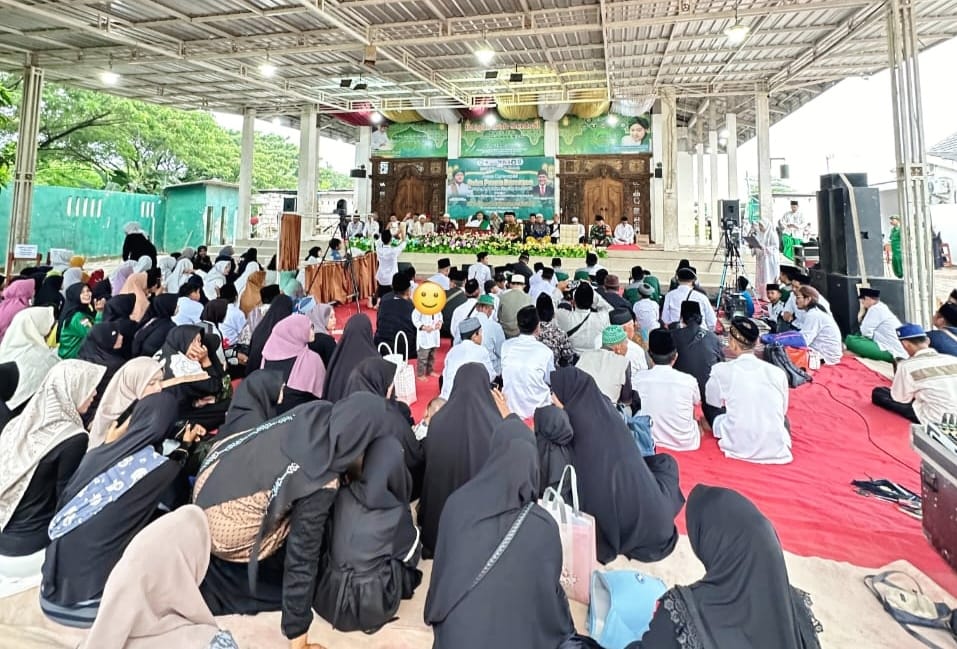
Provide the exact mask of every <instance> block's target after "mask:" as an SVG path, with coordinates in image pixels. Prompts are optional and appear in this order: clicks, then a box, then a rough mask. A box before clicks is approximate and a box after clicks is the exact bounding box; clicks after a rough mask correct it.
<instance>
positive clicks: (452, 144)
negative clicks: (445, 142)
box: [449, 122, 462, 160]
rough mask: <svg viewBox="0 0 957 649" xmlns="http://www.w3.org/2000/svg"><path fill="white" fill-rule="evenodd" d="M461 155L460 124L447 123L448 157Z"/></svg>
mask: <svg viewBox="0 0 957 649" xmlns="http://www.w3.org/2000/svg"><path fill="white" fill-rule="evenodd" d="M460 155H462V124H461V122H457V123H455V124H449V159H450V160H452V159H455V158H458V157H459V156H460Z"/></svg>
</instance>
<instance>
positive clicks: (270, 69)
mask: <svg viewBox="0 0 957 649" xmlns="http://www.w3.org/2000/svg"><path fill="white" fill-rule="evenodd" d="M259 74H261V75H263V76H264V77H266V78H267V79H268V78H270V77H274V76H276V66H275V65H273V64H272V63H270V62H269V59H266V62H265V63H263V64H262V65H260V66H259Z"/></svg>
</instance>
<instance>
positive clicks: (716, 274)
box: [233, 238, 755, 289]
mask: <svg viewBox="0 0 957 649" xmlns="http://www.w3.org/2000/svg"><path fill="white" fill-rule="evenodd" d="M327 243H328V239H327V238H322V239H309V240H304V241H303V242H302V246H301V250H302V257H303V258H305V253H306V251H307V250H309V248H312V247H313V246H321V247H322V248H323V249H325V247H326V245H327ZM233 247H234V248H235V249H236V254H240V253H242V252H243V251H244V250H246V249H247V248H256V250H257V251H258V254H259V259H260V260H266V261H268V259H269V258H270V257H271V256H272V255H273V254H274V253H275V252H276V242H275V241H273V240H263V239H243V240H239V241H237V242H236V243H235V244H233ZM479 250H481V246H476V247H475V248H474V249H472V250H469V251H468V252H466V253H462V254H449V253H431V252H428V253H426V252H405V253H403V254H402V256H401V257H400V258H399V261H404V262H408V263H410V264H412V265H413V266H414V267H415V270H416V273H417V274H418V276H419V277H428V276H429V275H431V274H432V273H434V272H435V270H436V263H437V262H438V260H439V259H440V258H442V257H448V258H449V259H451V261H452V264H453V265H455V266H461V265H463V264H472V263H475V253H476V252H478V251H479ZM723 252H724V251H723V250H720V251H718V252H717V254H716V253H715V249H714V248H713V247H710V246H709V247H706V246H682V247H681V248H680V249H679V250H676V251H666V250H664V248H662V247H661V246H660V245H657V244H642V245H641V246H640V250H637V251H633V250H608V251H606V256H605V257H602V258H601V259H600V260H599V263H600V264H601V265H602V266H604V267H605V268H607V269H608V271H609V272H610V273H612V274H614V275H618V276H619V277H620V278H621V280H622V282H625V281H626V280H627V278H628V276H629V274H630V273H631V268H632V266H641V267H643V268H645V269H646V270H650V271H651V272H652V274H653V275H655V276H656V277H657V278H658V279H659V280H660V281H662V282H663V283H664V282H667V280H669V279H670V278H671V276H672V275H674V272H675V268H676V267H677V266H678V262H679V261H680V260H681V259H687V260H688V261H689V262H690V263H691V265H692V266H694V267H695V268H697V269H698V278H699V281H700V282H701V285H702V286H703V287H704V288H706V289H717V287H718V285H719V284H720V283H721V271H722V268H723V262H724V254H723ZM741 254H742V257H741V259H742V261H743V262H744V268H745V276H746V277H748V279H750V280H751V281H752V283H753V281H754V269H755V264H754V257H753V256H752V255H751V253H750V252H748V251H747V250H742V251H741ZM516 260H517V258H516V257H514V256H510V257H504V256H498V255H493V256H489V258H488V263H489V264H490V265H492V266H504V265H506V264H508V263H511V262H514V261H516ZM537 261H541V262H543V263H545V264H548V263H550V262H551V257H538V256H533V257H532V259H531V260H530V264H529V265H533V264H534V263H535V262H537ZM584 265H585V259H584V258H572V257H563V258H562V268H563V269H566V270H568V271H569V273H573V272H574V271H575V269H577V268H581V267H583V266H584Z"/></svg>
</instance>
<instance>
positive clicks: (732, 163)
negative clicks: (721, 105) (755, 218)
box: [725, 113, 738, 200]
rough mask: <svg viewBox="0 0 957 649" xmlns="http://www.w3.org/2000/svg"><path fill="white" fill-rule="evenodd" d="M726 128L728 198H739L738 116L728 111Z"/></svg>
mask: <svg viewBox="0 0 957 649" xmlns="http://www.w3.org/2000/svg"><path fill="white" fill-rule="evenodd" d="M726 121H727V123H726V125H725V128H727V129H728V144H727V146H726V147H725V150H726V151H727V152H728V198H729V199H730V200H737V198H738V116H737V115H736V114H734V113H728V115H727V117H726Z"/></svg>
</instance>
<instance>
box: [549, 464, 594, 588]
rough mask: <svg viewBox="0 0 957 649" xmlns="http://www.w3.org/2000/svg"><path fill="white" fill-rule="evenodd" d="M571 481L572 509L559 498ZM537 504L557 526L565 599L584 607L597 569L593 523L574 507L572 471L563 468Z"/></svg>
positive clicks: (575, 484)
mask: <svg viewBox="0 0 957 649" xmlns="http://www.w3.org/2000/svg"><path fill="white" fill-rule="evenodd" d="M566 475H568V476H570V477H571V486H572V489H571V491H572V505H571V506H569V505H568V504H567V503H566V502H565V500H564V499H563V498H562V496H561V493H562V489H563V487H564V486H565V476H566ZM538 504H539V505H541V506H542V508H543V509H544V510H545V511H547V512H548V513H549V514H550V515H551V517H552V518H554V519H555V522H556V523H558V533H559V535H560V537H561V541H562V576H561V584H562V588H563V589H564V590H565V594H566V595H567V596H568V598H569V599H573V600H575V601H576V602H582V603H583V604H587V603H588V600H589V586H590V584H591V574H592V571H594V570H595V569H596V568H597V567H598V558H597V554H598V550H597V548H596V543H595V538H596V537H595V519H594V518H593V517H592V516H590V515H589V514H586V513H585V512H583V511H581V509H579V507H578V476H577V475H576V474H575V467H573V466H572V465H570V464H569V465H567V466H566V467H565V470H564V471H562V477H561V480H560V481H559V482H558V488H557V489H552V488H551V487H549V488H548V489H546V490H545V493H544V494H543V495H542V499H541V500H540V501H538Z"/></svg>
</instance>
